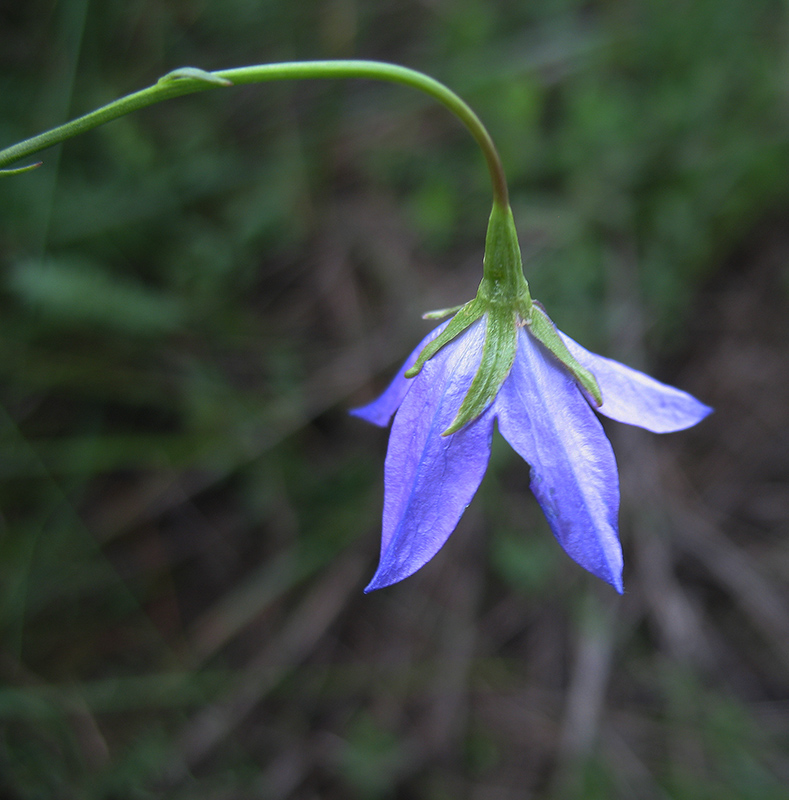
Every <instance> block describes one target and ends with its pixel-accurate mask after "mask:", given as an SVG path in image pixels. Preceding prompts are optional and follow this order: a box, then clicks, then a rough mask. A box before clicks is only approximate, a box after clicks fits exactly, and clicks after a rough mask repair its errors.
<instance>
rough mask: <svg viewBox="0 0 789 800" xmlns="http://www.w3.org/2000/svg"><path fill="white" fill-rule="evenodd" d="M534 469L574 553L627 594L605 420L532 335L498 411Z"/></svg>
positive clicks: (544, 500) (534, 482) (555, 525)
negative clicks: (602, 419) (604, 425)
mask: <svg viewBox="0 0 789 800" xmlns="http://www.w3.org/2000/svg"><path fill="white" fill-rule="evenodd" d="M493 411H494V413H495V414H496V415H497V417H498V420H499V430H500V431H501V434H502V435H503V436H504V438H505V439H506V440H507V441H508V442H509V443H510V444H511V445H512V447H513V449H514V450H515V451H516V452H517V453H518V454H519V455H521V456H522V457H523V458H524V459H525V460H526V461H527V462H528V463H529V464H530V466H531V489H532V491H533V492H534V494H535V496H536V498H537V501H538V502H539V504H540V506H541V508H542V510H543V512H544V513H545V516H546V517H547V519H548V523H549V524H550V526H551V529H552V530H553V533H554V535H555V536H556V538H557V539H558V541H559V543H560V544H561V545H562V547H563V548H564V549H565V551H566V552H567V554H568V555H569V556H570V557H571V558H572V559H574V560H575V561H577V562H578V563H579V564H580V565H581V566H582V567H584V568H585V569H587V570H589V572H591V573H593V574H594V575H597V577H599V578H602V579H603V580H604V581H607V582H608V583H610V584H611V585H612V586H613V587H614V588H615V589H616V590H617V591H618V592H620V593H621V592H622V549H621V547H620V544H619V536H618V532H617V527H618V526H617V517H618V513H619V477H618V475H617V470H616V461H615V460H614V453H613V450H612V449H611V445H610V443H609V442H608V439H607V438H606V436H605V434H604V433H603V428H602V426H601V425H600V421H599V420H598V419H597V417H596V416H595V415H594V412H593V411H592V409H591V408H590V407H589V404H588V403H587V402H586V400H585V399H584V396H583V395H582V394H581V391H580V390H579V388H578V386H577V384H576V383H575V381H574V379H573V377H572V376H571V375H570V373H569V372H567V371H566V370H565V369H564V368H563V367H562V366H561V365H560V364H559V363H558V362H557V361H556V360H555V359H554V358H553V357H552V356H551V355H550V353H549V352H548V351H547V350H546V349H544V348H543V346H542V345H541V344H540V343H539V342H537V341H536V340H535V339H534V338H533V337H532V336H531V335H530V334H529V333H528V332H527V331H526V330H521V331H520V332H519V334H518V352H517V355H516V356H515V363H514V364H513V367H512V371H511V372H510V375H509V377H508V378H507V380H506V381H505V382H504V384H503V386H502V387H501V390H500V392H499V395H498V397H497V398H496V401H495V403H494V405H493Z"/></svg>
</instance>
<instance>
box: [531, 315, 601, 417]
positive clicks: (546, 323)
mask: <svg viewBox="0 0 789 800" xmlns="http://www.w3.org/2000/svg"><path fill="white" fill-rule="evenodd" d="M530 311H531V313H530V314H529V316H528V317H526V318H525V319H526V324H527V326H528V328H529V330H530V331H531V334H532V336H534V338H535V339H538V340H539V341H540V342H542V344H544V345H545V347H547V348H548V349H549V350H550V351H551V353H553V354H554V355H555V356H556V358H558V359H559V361H561V362H562V364H563V365H564V366H565V367H567V369H569V370H570V372H571V373H572V374H573V377H574V378H575V379H576V380H577V381H578V383H580V384H581V386H583V388H584V389H586V391H587V392H588V393H589V394H590V395H591V396H592V398H593V399H594V401H595V403H597V407H598V408H599V407H600V406H601V405H603V394H602V392H601V391H600V387H599V386H598V384H597V379H596V378H595V376H594V375H592V373H591V372H589V370H588V369H586V368H585V367H582V366H581V365H580V364H579V363H578V361H576V360H575V359H574V358H573V357H572V355H571V354H570V351H569V350H568V349H567V346H566V345H565V343H564V342H563V341H562V339H561V337H560V336H559V333H558V331H557V330H556V326H555V325H554V324H553V322H552V320H551V318H550V317H549V316H548V315H547V314H546V313H545V310H544V309H543V308H542V306H541V305H540V304H539V303H537V302H533V303H532V306H531V309H530Z"/></svg>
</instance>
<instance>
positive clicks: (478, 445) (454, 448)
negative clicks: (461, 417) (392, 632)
mask: <svg viewBox="0 0 789 800" xmlns="http://www.w3.org/2000/svg"><path fill="white" fill-rule="evenodd" d="M484 336H485V323H484V321H483V320H480V321H479V322H476V323H474V324H473V325H472V326H471V327H470V328H469V329H468V330H467V331H465V332H464V333H462V334H461V335H460V336H459V337H458V338H457V339H455V340H454V341H452V342H450V343H449V344H447V345H446V346H445V347H444V348H442V349H441V350H440V351H439V352H438V353H437V354H436V355H435V356H433V358H432V359H430V361H428V362H427V363H426V364H425V366H424V367H423V368H422V371H421V372H420V373H419V375H417V376H416V377H415V378H414V379H413V383H412V385H411V389H410V391H409V392H408V394H407V395H406V396H405V399H404V400H403V402H402V405H401V406H400V409H399V410H398V412H397V416H396V417H395V421H394V424H393V425H392V433H391V435H390V437H389V449H388V452H387V454H386V470H385V487H386V488H385V493H384V515H383V535H382V539H381V560H380V563H379V565H378V569H377V571H376V573H375V575H374V576H373V579H372V581H371V582H370V584H369V586H368V587H367V588H366V589H365V591H366V592H369V591H372V590H373V589H380V588H382V587H383V586H388V585H390V584H392V583H396V582H397V581H400V580H402V579H403V578H407V577H408V576H409V575H411V574H413V573H414V572H416V571H417V570H418V569H419V568H420V567H421V566H423V565H424V564H426V563H427V562H428V561H429V560H430V559H431V558H432V557H433V556H434V555H435V554H436V553H437V552H438V551H439V549H440V548H441V547H442V545H443V544H444V543H445V542H446V540H447V539H448V538H449V535H450V534H451V533H452V531H453V530H454V529H455V526H456V525H457V523H458V521H459V520H460V517H461V515H462V514H463V512H464V511H465V509H466V506H467V505H468V504H469V503H470V502H471V499H472V497H473V496H474V494H475V492H476V491H477V488H478V487H479V484H480V482H481V481H482V477H483V475H484V474H485V469H486V468H487V465H488V458H489V456H490V442H491V437H492V435H493V415H492V413H491V412H490V411H488V412H487V413H485V414H483V415H482V416H481V417H479V418H478V419H476V420H474V421H473V422H471V423H469V424H468V425H466V426H465V427H464V428H462V429H461V430H459V431H457V432H456V433H453V434H450V435H449V436H442V435H441V433H442V431H444V430H446V428H447V426H448V425H449V424H450V422H452V420H453V419H454V418H455V415H456V414H457V411H458V408H459V407H460V404H461V402H462V400H463V398H464V397H465V395H466V392H467V391H468V389H469V386H470V385H471V381H472V380H473V378H474V375H475V373H476V371H477V368H478V367H479V363H480V358H481V356H482V344H483V341H484Z"/></svg>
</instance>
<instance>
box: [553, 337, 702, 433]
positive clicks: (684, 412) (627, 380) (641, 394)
mask: <svg viewBox="0 0 789 800" xmlns="http://www.w3.org/2000/svg"><path fill="white" fill-rule="evenodd" d="M559 333H560V335H561V337H562V339H563V340H564V343H565V344H566V345H567V349H568V350H569V351H570V352H571V353H572V355H573V356H574V357H575V358H576V359H577V360H578V361H579V362H580V363H581V364H582V365H583V366H584V367H586V368H587V369H588V370H589V371H590V372H592V373H594V376H595V378H597V382H598V383H599V384H600V390H601V392H602V394H603V405H602V406H600V407H599V408H598V409H597V411H598V412H599V413H601V414H604V415H605V416H606V417H609V418H610V419H614V420H616V421H617V422H625V423H627V424H628V425H638V426H639V427H640V428H646V430H648V431H652V432H653V433H672V432H673V431H681V430H684V429H685V428H690V427H691V426H692V425H695V424H696V423H697V422H701V420H703V419H704V417H706V416H707V415H708V414H711V413H712V409H711V408H710V407H709V406H706V405H704V403H701V402H699V401H698V400H697V399H696V398H695V397H693V395H690V394H688V393H687V392H683V391H682V390H681V389H676V388H674V387H673V386H668V385H667V384H665V383H661V382H660V381H656V380H655V379H654V378H650V377H649V375H645V374H644V373H643V372H639V371H638V370H637V369H632V368H631V367H626V366H625V365H624V364H620V363H619V362H618V361H614V360H613V359H610V358H605V357H604V356H598V355H597V354H595V353H590V352H589V351H588V350H586V349H585V348H584V347H581V345H580V344H578V342H576V341H573V340H572V339H571V338H570V337H569V336H567V335H566V334H564V333H561V331H560V332H559Z"/></svg>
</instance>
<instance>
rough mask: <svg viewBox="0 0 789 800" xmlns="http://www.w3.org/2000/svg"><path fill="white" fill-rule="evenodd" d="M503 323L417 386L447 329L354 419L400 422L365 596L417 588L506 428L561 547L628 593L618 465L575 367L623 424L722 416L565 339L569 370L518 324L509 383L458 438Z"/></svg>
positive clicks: (477, 333)
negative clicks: (417, 577)
mask: <svg viewBox="0 0 789 800" xmlns="http://www.w3.org/2000/svg"><path fill="white" fill-rule="evenodd" d="M543 316H544V318H545V319H547V316H545V315H544V312H543ZM491 319H492V316H491V315H490V314H488V313H486V312H483V313H482V314H481V315H480V316H479V317H478V318H477V319H476V320H474V321H473V322H471V324H469V325H468V326H467V327H465V328H464V329H463V330H462V331H461V333H460V334H458V335H457V336H455V338H453V339H451V340H450V341H449V342H447V343H446V344H444V345H443V346H442V347H441V348H440V349H439V350H438V351H437V352H435V354H433V355H432V356H431V357H429V358H428V359H427V360H425V361H424V364H423V366H422V367H421V371H419V373H418V374H417V375H416V376H415V377H412V378H407V377H405V373H406V372H408V371H409V369H411V370H412V371H413V369H412V368H413V365H414V364H415V363H417V359H418V357H419V354H420V353H422V352H423V350H424V349H425V347H426V346H427V345H429V344H430V343H431V342H432V341H434V340H435V339H436V338H437V337H438V336H439V335H440V334H441V333H442V331H444V330H445V329H446V327H447V325H448V324H450V323H444V324H443V325H440V326H439V327H438V328H436V329H435V330H434V331H433V332H432V333H431V334H429V335H428V336H427V337H426V338H425V339H424V340H423V341H422V342H421V343H420V345H419V346H418V347H417V348H416V350H414V352H413V353H412V354H411V356H410V357H409V359H408V360H407V361H406V363H405V365H404V366H403V368H402V369H401V370H400V372H399V373H398V374H397V376H396V377H395V378H394V380H393V381H392V383H391V385H390V386H389V388H388V389H386V391H385V392H384V393H383V394H382V395H381V396H380V397H379V398H378V399H377V400H375V401H373V402H372V403H370V404H369V405H366V406H363V407H362V408H358V409H355V410H354V411H352V412H351V413H353V414H355V415H356V416H358V417H361V418H362V419H365V420H367V421H369V422H372V423H374V424H376V425H380V426H386V425H388V424H389V421H390V420H391V418H392V416H393V415H394V423H393V424H392V431H391V435H390V438H389V448H388V452H387V455H386V466H385V495H384V512H383V535H382V541H381V558H380V563H379V566H378V570H377V571H376V573H375V575H374V577H373V579H372V581H371V582H370V584H369V585H368V586H367V588H366V590H365V591H368V592H369V591H372V590H374V589H380V588H382V587H384V586H389V585H390V584H392V583H396V582H397V581H400V580H403V578H407V577H408V576H409V575H411V574H413V573H414V572H416V570H418V569H419V568H420V567H422V566H423V565H424V564H426V563H427V562H428V561H429V560H430V559H431V558H433V556H434V555H435V554H436V553H437V552H438V550H439V549H440V548H441V547H442V546H443V545H444V543H445V542H446V540H447V539H448V538H449V535H450V534H451V533H452V531H453V530H454V529H455V526H456V525H457V523H458V521H459V520H460V517H461V516H462V514H463V511H464V510H465V509H466V507H467V506H468V504H469V503H470V502H471V499H472V498H473V496H474V494H475V493H476V491H477V488H478V487H479V485H480V482H481V481H482V477H483V475H484V474H485V470H486V468H487V465H488V459H489V457H490V447H491V440H492V437H493V426H494V421H496V422H497V424H498V429H499V431H500V433H501V434H502V436H503V437H504V438H505V439H506V440H507V441H508V442H509V443H510V445H511V446H512V447H513V449H514V450H515V451H516V452H517V453H518V454H519V455H520V456H521V457H522V458H523V459H524V460H525V461H526V462H527V463H528V464H529V465H530V467H531V489H532V491H533V492H534V495H535V496H536V498H537V501H538V502H539V504H540V506H541V508H542V510H543V512H544V513H545V516H546V517H547V519H548V523H549V524H550V526H551V530H552V531H553V533H554V535H555V536H556V538H557V539H558V541H559V543H560V544H561V546H562V547H563V548H564V550H565V551H566V552H567V554H568V555H569V556H570V557H571V558H572V559H574V560H575V561H576V562H578V564H580V565H581V566H582V567H584V568H585V569H587V570H589V571H590V572H591V573H593V574H594V575H596V576H598V577H599V578H602V579H603V580H604V581H607V582H608V583H610V584H611V585H612V586H613V587H614V588H615V589H616V590H617V591H618V592H622V590H623V589H622V549H621V546H620V544H619V536H618V523H617V518H618V512H619V480H618V475H617V467H616V461H615V459H614V453H613V450H612V449H611V445H610V443H609V441H608V439H607V438H606V436H605V433H604V432H603V428H602V425H601V424H600V421H599V420H598V418H597V416H596V414H595V412H594V411H593V410H592V407H593V406H597V405H598V404H597V400H596V399H595V397H593V396H592V394H591V392H590V391H589V390H588V389H587V388H586V387H585V385H584V384H583V383H582V382H581V381H579V379H578V375H577V374H573V372H572V371H571V370H570V369H568V367H567V361H572V360H573V359H574V361H573V362H572V363H575V362H577V364H580V366H581V367H582V368H584V369H585V370H587V371H588V372H589V373H591V374H592V375H593V376H594V378H595V379H596V381H597V386H598V387H599V395H600V396H601V399H602V404H601V405H599V407H598V408H597V411H599V412H600V413H601V414H603V415H605V416H607V417H610V418H611V419H614V420H617V421H618V422H625V423H628V424H630V425H638V426H639V427H641V428H646V429H647V430H649V431H653V432H655V433H668V432H671V431H679V430H682V429H684V428H688V427H690V426H691V425H695V424H696V423H697V422H699V421H700V420H701V419H703V418H704V417H706V416H707V414H709V413H710V412H711V410H712V409H710V408H709V407H708V406H706V405H704V404H703V403H701V402H699V401H698V400H696V399H695V398H694V397H692V396H691V395H689V394H687V393H686V392H683V391H680V390H679V389H675V388H674V387H672V386H667V385H665V384H663V383H660V382H658V381H656V380H654V379H653V378H650V377H649V376H648V375H645V374H644V373H642V372H638V371H637V370H634V369H631V368H629V367H626V366H624V365H623V364H620V363H618V362H617V361H612V360H611V359H608V358H604V357H602V356H599V355H595V354H594V353H590V352H589V351H588V350H585V349H584V348H583V347H581V345H579V344H578V343H576V342H575V341H573V340H572V339H571V338H570V337H568V336H565V335H564V334H563V333H561V332H560V331H556V329H555V328H554V329H553V330H554V331H555V332H556V334H557V335H558V337H560V339H561V341H562V342H563V344H564V346H565V347H566V348H567V351H569V355H570V356H571V357H572V358H571V359H562V360H560V359H559V358H558V357H557V356H556V355H554V352H552V350H555V348H553V347H552V348H551V350H549V349H548V348H547V347H546V346H545V345H544V344H543V341H541V340H539V339H538V338H537V337H536V336H535V335H533V332H532V330H531V328H530V327H529V326H528V325H524V324H516V326H515V328H516V331H515V343H514V348H513V350H514V353H513V357H512V360H511V367H510V368H509V370H508V372H507V373H506V376H505V377H503V380H502V381H501V382H500V384H499V385H498V388H497V391H495V394H494V395H493V396H492V398H489V399H487V400H486V402H487V406H486V407H485V408H484V410H482V411H481V413H479V414H478V415H477V416H476V417H475V418H473V419H472V420H471V421H469V422H466V423H465V424H463V425H462V427H460V428H459V429H457V425H456V421H457V419H458V416H459V410H460V408H461V406H462V405H463V403H464V401H465V400H466V398H467V397H468V396H469V394H470V393H471V389H472V384H473V383H474V381H475V378H476V377H477V375H478V373H479V372H481V371H482V362H483V360H484V355H483V350H484V348H485V345H486V339H487V337H488V336H489V335H490V331H489V330H488V328H490V327H491ZM542 338H543V337H540V339H542ZM453 428H454V432H448V431H449V430H451V429H453Z"/></svg>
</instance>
